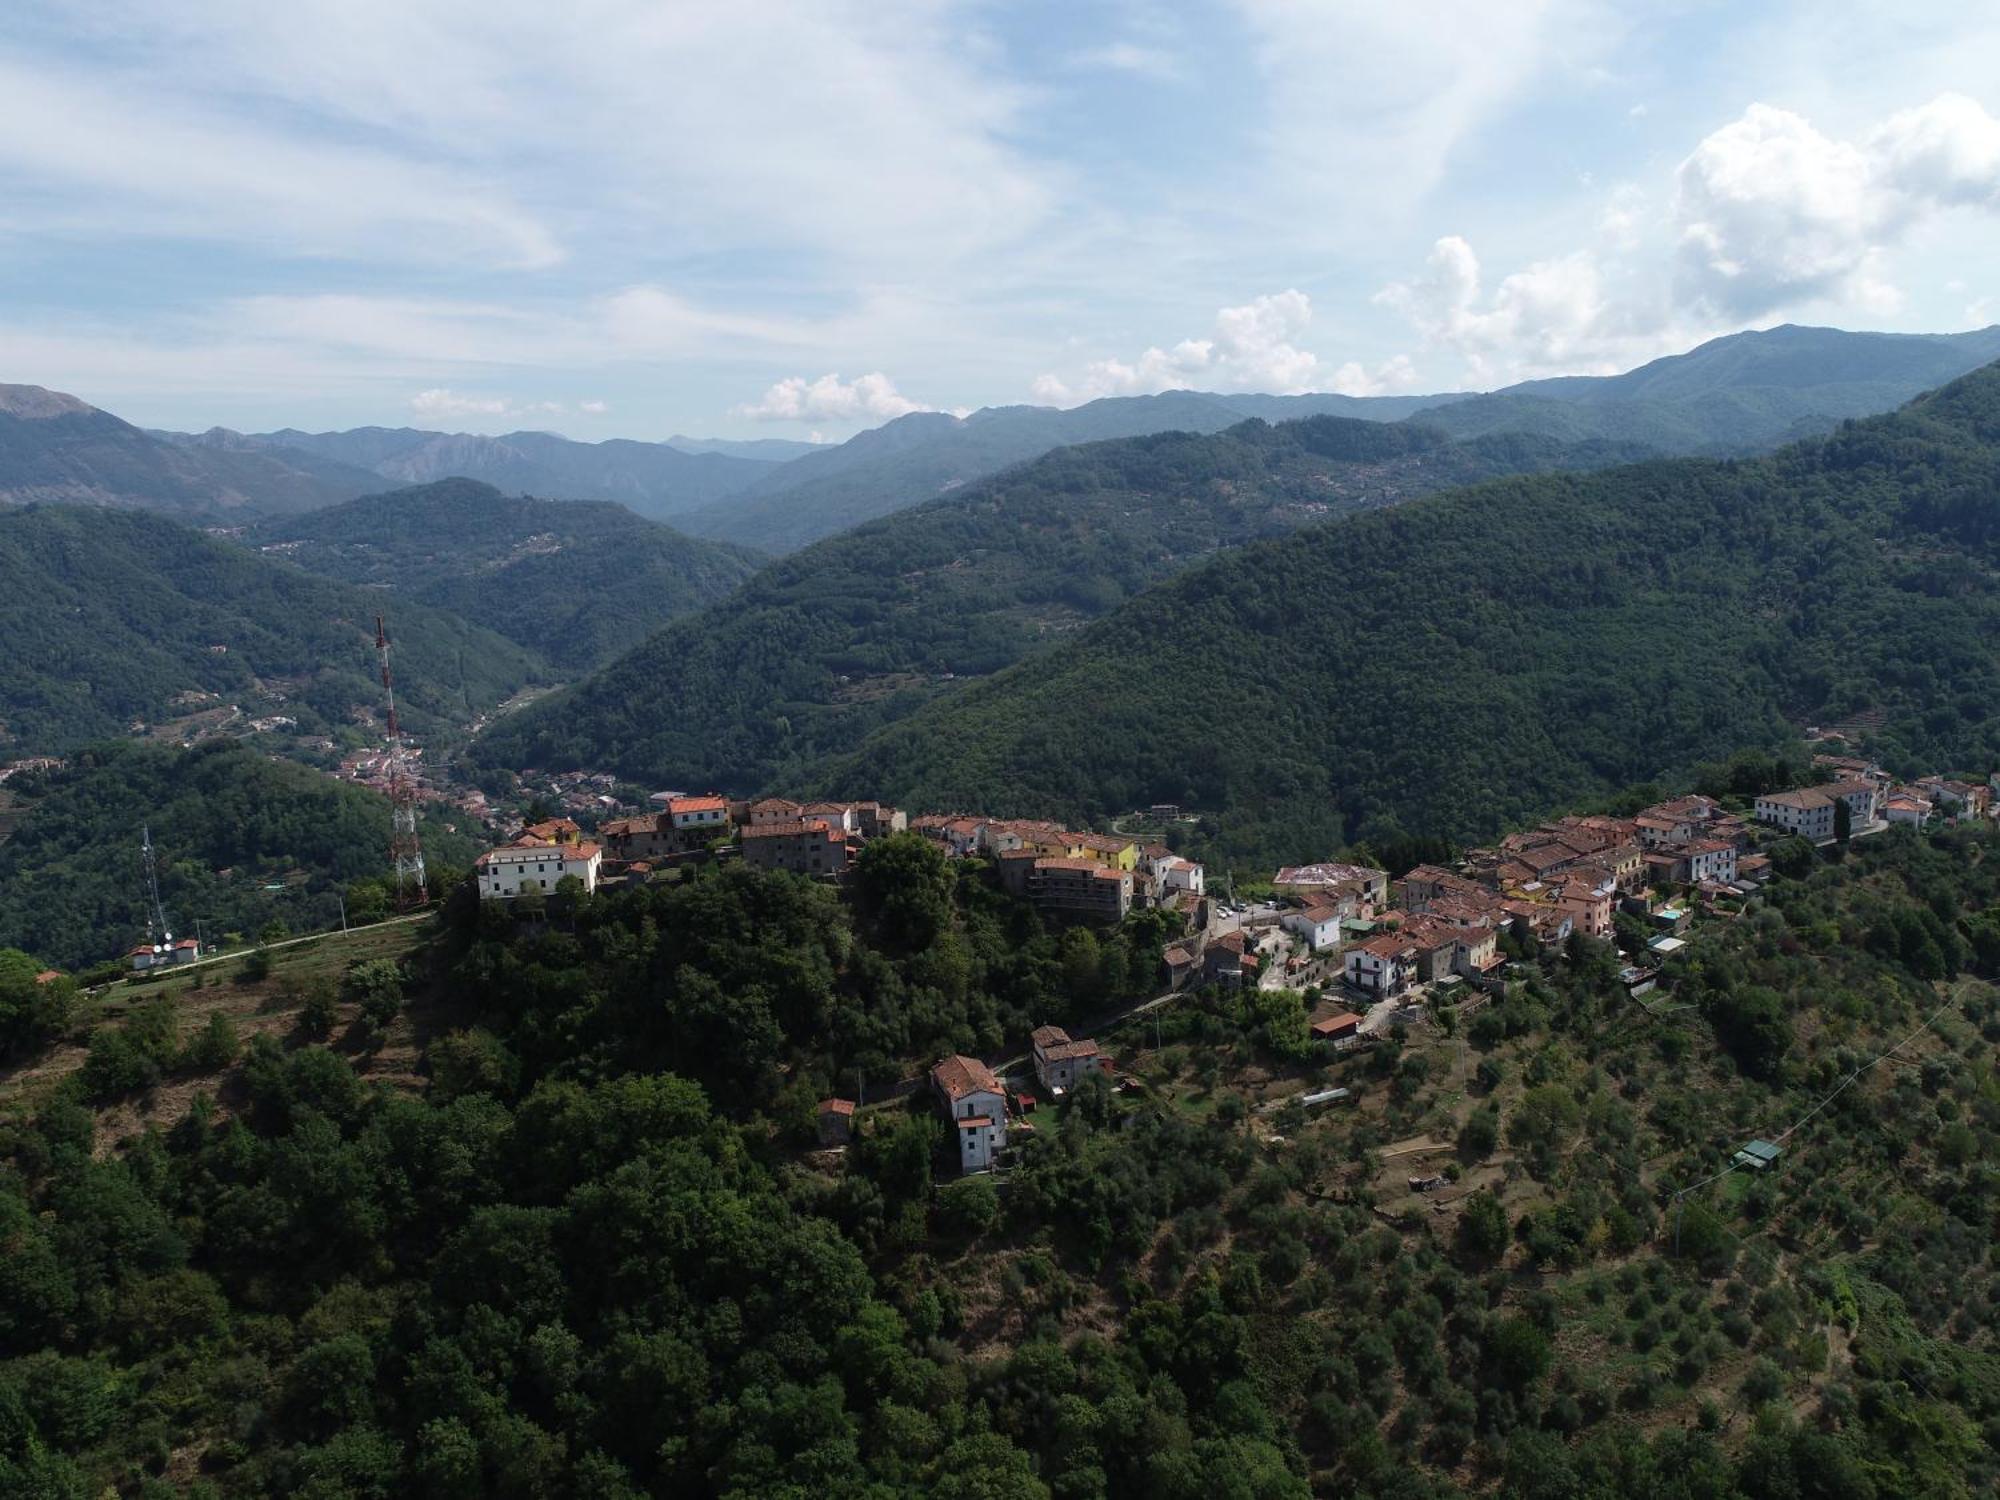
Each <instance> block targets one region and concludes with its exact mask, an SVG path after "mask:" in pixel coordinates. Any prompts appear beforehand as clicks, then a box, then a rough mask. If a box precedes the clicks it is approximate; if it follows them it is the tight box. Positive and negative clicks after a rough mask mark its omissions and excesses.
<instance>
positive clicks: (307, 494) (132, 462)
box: [0, 385, 373, 520]
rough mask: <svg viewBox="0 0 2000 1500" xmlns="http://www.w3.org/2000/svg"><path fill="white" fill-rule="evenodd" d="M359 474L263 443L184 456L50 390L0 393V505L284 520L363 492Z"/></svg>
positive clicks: (363, 477)
mask: <svg viewBox="0 0 2000 1500" xmlns="http://www.w3.org/2000/svg"><path fill="white" fill-rule="evenodd" d="M371 488H373V484H372V482H371V478H370V476H369V474H368V472H367V471H366V470H365V469H360V468H353V467H350V466H348V465H346V464H343V463H340V462H337V461H331V460H328V459H325V458H321V457H316V456H314V455H311V454H306V453H300V452H296V451H293V450H290V449H286V448H282V447H280V446H277V445H272V446H270V447H268V448H264V449H260V450H259V451H256V452H248V451H242V450H238V449H232V448H228V447H220V446H209V447H199V448H187V447H182V446H179V445H177V444H174V443H171V442H166V441H164V440H162V439H161V438H159V437H156V436H154V435H153V434H151V433H147V432H142V431H140V430H139V429H138V428H137V427H134V426H132V424H131V423H129V422H123V421H120V420H119V419H118V418H117V417H114V416H112V415H111V413H110V412H107V411H99V410H98V409H97V408H96V407H94V406H90V405H87V404H86V403H84V402H82V401H79V400H77V399H76V397H74V396H68V395H64V394H63V393H62V392H60V391H48V390H44V389H42V388H41V387H40V386H33V385H0V505H27V504H34V503H63V504H74V505H115V506H132V507H136V508H138V509H141V510H157V511H161V512H163V513H165V514H168V515H175V516H180V517H183V518H186V519H191V520H206V519H225V518H228V519H236V520H241V519H242V518H243V517H245V516H249V515H293V514H296V513H298V512H300V511H305V510H312V509H314V508H316V507H318V506H322V505H331V504H334V503H335V502H336V501H340V500H346V499H349V498H350V497H352V496H355V495H360V494H364V493H366V492H367V491H368V490H369V489H371Z"/></svg>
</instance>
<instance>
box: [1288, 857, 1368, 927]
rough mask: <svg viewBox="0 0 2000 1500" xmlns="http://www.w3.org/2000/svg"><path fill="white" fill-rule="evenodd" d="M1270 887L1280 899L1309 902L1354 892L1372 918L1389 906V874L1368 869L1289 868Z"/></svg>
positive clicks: (1342, 866)
mask: <svg viewBox="0 0 2000 1500" xmlns="http://www.w3.org/2000/svg"><path fill="white" fill-rule="evenodd" d="M1271 885H1272V888H1273V889H1275V890H1276V891H1277V893H1278V894H1279V895H1281V896H1300V897H1305V898H1308V899H1310V898H1313V897H1316V896H1320V895H1325V894H1328V893H1337V892H1340V891H1343V890H1351V891H1353V892H1354V893H1355V894H1356V895H1357V896H1359V897H1360V898H1361V901H1362V903H1363V904H1364V905H1366V906H1368V907H1369V908H1371V913H1370V914H1371V915H1372V914H1373V911H1374V910H1379V909H1380V908H1382V907H1385V906H1387V905H1388V904H1389V872H1388V871H1387V870H1377V869H1373V868H1371V867H1369V866H1368V865H1350V864H1340V863H1337V862H1336V863H1325V864H1317V865H1287V866H1285V868H1284V869H1282V870H1280V871H1278V873H1277V874H1276V875H1275V876H1273V877H1272V880H1271Z"/></svg>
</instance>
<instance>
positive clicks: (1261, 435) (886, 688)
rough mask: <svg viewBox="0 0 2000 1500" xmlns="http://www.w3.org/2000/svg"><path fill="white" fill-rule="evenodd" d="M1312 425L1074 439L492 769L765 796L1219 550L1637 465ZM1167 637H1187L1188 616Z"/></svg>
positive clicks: (844, 544) (1574, 453)
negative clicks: (1488, 491) (1467, 492)
mask: <svg viewBox="0 0 2000 1500" xmlns="http://www.w3.org/2000/svg"><path fill="white" fill-rule="evenodd" d="M1629 452H1630V450H1628V449H1623V448H1619V447H1616V446H1611V445H1601V444H1600V445H1586V446H1582V447H1564V446H1563V445H1560V444H1557V443H1553V442H1550V441H1547V440H1543V439H1535V438H1523V437H1519V436H1500V437H1490V438H1482V439H1479V440H1477V441H1475V442H1470V443H1460V444H1452V443H1447V442H1445V441H1444V440H1443V439H1442V438H1440V437H1439V436H1438V435H1437V434H1436V433H1434V432H1431V431H1430V430H1428V429H1425V428H1422V427H1411V426H1405V425H1400V424H1399V425H1393V426H1392V425H1390V424H1387V423H1378V422H1363V421H1355V420H1351V419H1347V418H1339V417H1313V418H1307V419H1305V420H1302V421H1297V422H1285V423H1281V424H1278V425H1276V426H1271V425H1267V424H1266V423H1264V422H1262V421H1256V420H1253V421H1250V422H1245V423H1241V424H1239V425H1237V426H1234V427H1232V428H1230V429H1229V430H1228V431H1227V432H1223V433H1220V434H1217V435H1215V436H1208V437H1203V436H1196V435H1192V434H1188V433H1162V434H1158V435H1155V436H1151V437H1140V438H1128V439H1123V440H1120V441H1116V442H1103V443H1094V444H1088V445H1085V446H1080V447H1074V448H1064V449H1059V450H1058V451H1056V452H1054V453H1051V454H1049V455H1048V456H1046V457H1044V458H1042V459H1039V460H1037V461H1036V462H1034V463H1031V464H1028V465H1025V466H1023V467H1021V468H1018V469H1014V470H1011V471H1009V472H1008V473H1006V474H1003V475H1001V476H998V477H996V478H994V479H991V480H987V481H985V482H983V483H981V484H980V485H978V486H977V487H975V488H968V489H967V490H965V491H964V492H962V493H956V494H953V495H951V496H949V497H947V498H944V499H940V500H936V501H933V502H931V503H929V504H926V505H922V506H918V507H916V508H914V509H911V510H905V511H902V512H900V513H898V514H896V515H893V516H889V517H886V518H884V519H883V520H880V521H876V522H872V523H870V524H868V525H865V526H861V527H858V528H856V529H855V530H853V531H850V532H847V533H845V534H843V535H841V536H838V537H834V538H831V539H830V540H827V541H823V542H820V543H818V544H817V545H815V546H812V547H809V548H807V549H806V550H804V551H802V552H798V553H795V554H793V555H792V556H790V557H786V558H782V559H780V560H779V561H777V562H775V563H773V564H771V565H770V566H769V567H767V568H765V569H764V570H763V571H762V572H760V573H758V574H756V575H755V576H754V577H752V578H751V579H750V580H749V581H748V582H747V583H745V585H744V586H743V588H742V589H741V590H740V591H739V592H738V593H736V594H735V595H733V596H732V597H730V598H728V599H725V600H723V601H722V602H721V603H719V604H716V605H714V606H713V607H711V608H709V609H707V610H704V611H702V612H700V613H698V614H693V615H689V616H687V617H686V618H684V619H682V620H679V621H676V622H675V623H674V624H672V625H670V626H669V627H668V628H667V629H665V630H663V631H661V632H660V633H659V634H658V635H656V636H654V637H653V638H652V639H651V640H649V641H647V642H646V643H645V644H644V645H642V646H640V647H639V648H638V649H636V650H634V651H633V652H631V653H630V654H628V655H626V656H625V657H623V658H621V659H620V660H619V661H617V662H615V663H614V664H613V665H612V666H610V667H609V668H607V669H606V670H605V671H603V672H600V673H598V674H597V675H596V676H594V677H591V678H590V679H588V680H587V681H586V682H584V683H583V684H581V685H580V686H579V687H577V688H576V689H574V690H572V691H570V692H567V693H564V694H560V695H553V696H551V697H550V698H548V699H547V700H545V701H543V702H541V703H538V704H536V705H535V706H534V707H533V708H530V709H528V710H525V711H523V712H522V713H520V714H517V715H514V716H512V717H510V718H509V719H507V720H506V721H505V722H504V723H501V724H499V725H497V726H496V727H495V728H494V729H493V730H492V731H490V732H489V733H488V734H487V735H486V736H485V737H484V738H483V739H482V740H481V741H480V743H479V744H478V745H477V746H476V747H475V751H474V754H475V757H476V758H477V759H478V760H479V761H480V762H481V763H482V764H484V765H489V766H504V767H510V768H519V767H521V766H542V767H561V766H575V765H583V766H589V767H594V768H611V769H616V770H618V771H621V772H622V773H624V774H626V775H628V776H631V777H634V778H635V779H638V780H641V781H666V782H670V783H676V784H686V785H694V786H723V787H728V788H731V789H733V790H738V791H746V792H747V791H755V790H758V789H761V788H763V787H766V786H770V785H773V784H778V783H782V782H785V781H788V780H794V779H796V778H798V777H800V776H802V775H804V774H808V773H809V772H810V771H812V769H813V768H814V767H816V766H817V765H819V764H820V763H822V762H823V761H824V760H825V759H826V757H828V756H829V755H833V754H838V753H841V752H844V751H847V750H850V749H852V748H853V747H854V746H856V745H858V744H859V743H860V742H861V741H862V739H863V737H864V736H865V735H866V734H867V733H868V732H870V731H871V730H874V729H876V728H878V727H880V726H882V725H884V724H887V723H890V722H892V721H894V720H896V719H898V718H901V717H902V716H904V715H906V714H908V713H910V712H911V711H913V710H914V709H915V708H916V707H918V706H919V705H921V704H923V703H926V702H928V701H930V700H931V699H933V698H941V697H942V698H944V699H945V700H946V701H955V698H956V695H955V693H954V691H953V690H954V689H956V688H959V687H961V686H962V680H963V679H967V678H977V677H981V676H984V675H986V674H990V673H992V672H995V671H998V670H999V669H1001V668H1003V667H1005V666H1007V665H1008V664H1009V663H1011V662H1014V661H1017V660H1019V659H1020V658H1022V657H1023V656H1025V655H1027V654H1029V653H1031V652H1033V651H1035V650H1037V649H1039V648H1041V647H1045V646H1048V645H1051V644H1054V643H1057V642H1061V641H1063V640H1065V639H1067V638H1068V637H1070V636H1071V635H1073V634H1074V633H1075V632H1076V631H1077V630H1078V629H1079V628H1081V627H1082V626H1083V625H1085V624H1087V623H1088V622H1090V621H1091V620H1094V619H1096V618H1098V617H1099V616H1101V615H1103V614H1105V613H1106V612H1108V611H1110V610H1111V609H1113V608H1115V607H1116V606H1118V605H1119V604H1120V603H1122V602H1124V601H1125V600H1127V599H1130V598H1132V597H1133V596H1135V595H1138V594H1140V593H1141V591H1143V590H1144V589H1145V588H1146V587H1147V586H1148V585H1149V584H1151V583H1153V582H1155V581H1156V580H1158V579H1160V578H1163V577H1165V576H1167V575H1169V574H1171V573H1174V572H1176V571H1178V570H1180V569H1183V568H1186V567H1188V566H1189V565H1190V564H1192V563H1194V562H1197V561H1199V560H1200V559H1203V558H1205V557H1207V556H1209V555H1211V554H1213V553H1215V552H1217V551H1218V550H1221V549H1224V548H1229V547H1234V546H1236V545H1239V544H1241V543H1243V542H1247V541H1250V540H1253V539H1255V538H1258V537H1275V536H1281V535H1284V534H1286V533H1289V532H1292V531H1294V530H1296V529H1297V528H1299V527H1302V526H1309V525H1312V524H1314V523H1316V522H1319V521H1323V520H1325V519H1327V518H1328V517H1330V516H1338V515H1343V514H1346V513H1348V512H1351V511H1355V510H1360V509H1365V508H1371V507H1376V506H1383V505H1392V504H1395V503H1397V502H1400V501H1403V500H1407V499H1408V498H1409V497H1411V496H1413V495H1418V494H1424V493H1427V492H1429V491H1431V490H1435V489H1439V488H1441V487H1444V486H1447V485H1454V484H1464V483H1467V482H1470V481H1472V480H1476V479H1482V478H1487V477H1490V476H1492V475H1496V474H1511V473H1521V472H1540V471H1545V470H1550V469H1555V468H1560V467H1564V466H1572V465H1573V466H1582V467H1589V466H1592V465H1599V464H1605V463H1610V462H1613V461H1615V460H1617V459H1619V458H1621V457H1626V456H1629ZM1167 633H1168V634H1178V633H1179V632H1178V625H1176V627H1175V629H1173V630H1171V631H1168V632H1167Z"/></svg>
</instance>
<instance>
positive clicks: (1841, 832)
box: [1833, 797, 1854, 849]
mask: <svg viewBox="0 0 2000 1500" xmlns="http://www.w3.org/2000/svg"><path fill="white" fill-rule="evenodd" d="M1853 833H1854V811H1853V809H1852V808H1850V807H1849V806H1848V805H1847V799H1846V798H1845V797H1835V798H1834V799H1833V841H1834V842H1835V843H1836V844H1839V845H1840V846H1841V847H1842V848H1843V849H1844V848H1846V847H1847V841H1848V839H1849V838H1850V837H1852V836H1853Z"/></svg>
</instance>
